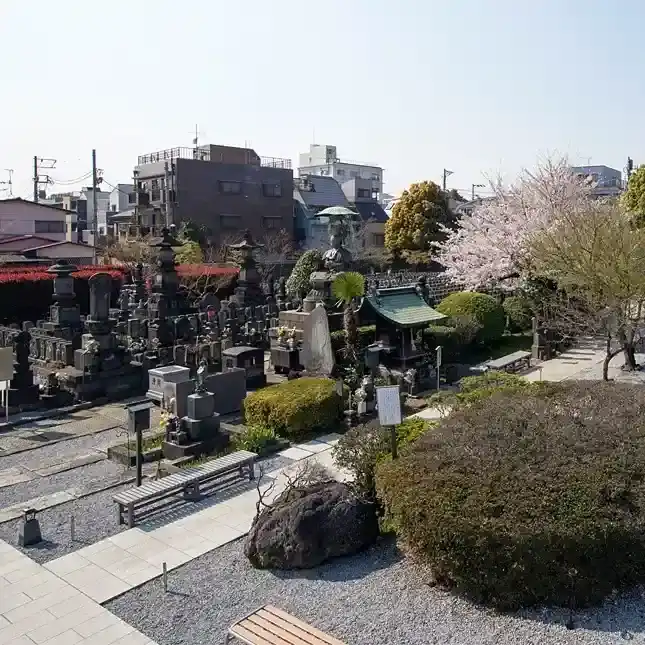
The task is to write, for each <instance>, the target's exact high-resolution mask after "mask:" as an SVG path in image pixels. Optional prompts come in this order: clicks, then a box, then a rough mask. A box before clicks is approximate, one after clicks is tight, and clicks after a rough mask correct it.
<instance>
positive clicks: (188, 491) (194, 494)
mask: <svg viewBox="0 0 645 645" xmlns="http://www.w3.org/2000/svg"><path fill="white" fill-rule="evenodd" d="M183 496H184V499H188V500H190V501H191V502H197V501H198V500H200V499H201V493H200V490H199V482H190V484H186V487H185V488H184V492H183Z"/></svg>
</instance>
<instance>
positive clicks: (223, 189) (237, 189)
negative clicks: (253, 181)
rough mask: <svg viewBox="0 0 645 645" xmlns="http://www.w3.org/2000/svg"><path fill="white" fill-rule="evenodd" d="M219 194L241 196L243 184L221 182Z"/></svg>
mask: <svg viewBox="0 0 645 645" xmlns="http://www.w3.org/2000/svg"><path fill="white" fill-rule="evenodd" d="M219 192H220V193H224V194H225V195H239V194H240V193H241V192H242V184H241V183H240V182H239V181H220V182H219Z"/></svg>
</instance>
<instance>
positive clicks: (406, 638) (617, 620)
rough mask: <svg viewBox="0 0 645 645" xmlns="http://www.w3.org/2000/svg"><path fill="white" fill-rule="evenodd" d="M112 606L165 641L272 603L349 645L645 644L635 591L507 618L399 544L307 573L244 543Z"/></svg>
mask: <svg viewBox="0 0 645 645" xmlns="http://www.w3.org/2000/svg"><path fill="white" fill-rule="evenodd" d="M168 589H169V592H168V593H167V594H166V593H164V591H163V587H162V585H161V581H160V580H153V581H151V582H149V583H147V584H146V585H144V586H143V587H140V588H138V589H134V590H132V591H130V592H128V593H126V594H124V595H123V596H120V597H119V598H116V599H115V600H113V601H111V602H109V603H107V604H106V607H107V608H108V609H109V610H110V611H112V612H113V613H115V614H116V615H117V616H119V617H120V618H122V619H123V620H125V621H126V622H128V623H130V624H131V625H133V626H134V627H136V628H137V629H139V630H140V631H142V632H143V633H145V634H146V635H147V636H149V637H150V638H152V639H153V640H155V641H156V642H157V643H159V645H180V644H182V645H183V644H185V643H190V644H191V645H207V644H208V645H211V644H212V643H220V642H223V641H224V636H225V634H226V630H227V628H228V627H229V626H230V625H231V624H232V623H233V622H235V621H236V620H238V619H240V618H242V617H243V616H244V615H245V614H248V613H250V612H251V611H253V610H254V609H257V608H258V607H259V606H261V605H264V604H274V605H276V606H278V607H280V608H282V609H284V610H285V611H288V612H290V613H292V614H294V615H295V616H297V617H299V618H301V619H303V620H306V621H308V622H311V623H312V624H314V625H315V626H317V627H319V628H320V629H323V630H325V631H327V632H329V633H330V634H331V635H332V636H335V637H336V638H339V639H341V640H344V641H345V642H346V643H348V645H393V644H397V645H399V644H400V645H431V644H437V645H439V644H441V645H493V644H496V645H538V644H539V645H569V644H576V645H592V644H594V645H604V644H610V643H619V642H624V641H625V640H634V641H635V642H641V643H642V642H645V603H644V602H643V594H642V593H641V592H634V593H632V594H630V595H628V596H621V597H620V598H617V599H614V600H612V601H609V602H607V603H605V604H604V605H603V606H602V607H600V608H596V609H593V610H587V611H580V612H576V613H575V614H574V621H575V629H573V630H568V629H567V628H566V626H565V624H566V622H567V620H568V617H569V615H568V612H567V611H566V610H560V609H548V610H543V611H534V612H530V611H524V612H520V613H515V614H511V615H502V614H498V613H495V612H493V611H491V610H486V609H481V608H479V607H477V606H475V605H473V604H472V603H470V602H467V601H465V600H461V599H459V598H456V597H455V596H453V595H451V594H450V593H447V592H445V591H441V590H439V589H437V588H433V587H430V586H428V585H427V584H425V582H424V581H423V580H421V579H420V578H419V577H418V575H417V574H416V573H415V571H414V570H413V569H412V568H411V567H410V566H409V564H408V563H407V562H406V561H405V559H403V558H402V556H401V554H400V553H399V552H398V550H397V549H396V547H395V545H394V543H393V542H392V541H390V540H383V541H382V542H381V543H379V544H377V545H376V546H375V547H373V548H372V549H370V550H369V551H368V552H366V553H365V554H362V555H357V556H353V557H349V558H343V559H340V560H336V561H335V562H331V563H329V564H326V565H324V566H322V567H319V568H317V569H315V570H311V571H301V572H276V573H273V572H269V571H260V570H256V569H253V568H252V567H251V566H250V565H249V564H248V562H247V560H246V558H245V557H244V554H243V553H242V541H241V540H238V541H236V542H232V543H230V544H228V545H226V546H223V547H221V548H220V549H216V550H215V551H212V552H211V553H208V554H206V555H204V556H202V557H200V558H198V559H197V560H194V561H192V562H190V563H189V564H187V565H185V566H183V567H181V568H180V569H177V570H175V571H173V572H171V573H170V574H169V577H168Z"/></svg>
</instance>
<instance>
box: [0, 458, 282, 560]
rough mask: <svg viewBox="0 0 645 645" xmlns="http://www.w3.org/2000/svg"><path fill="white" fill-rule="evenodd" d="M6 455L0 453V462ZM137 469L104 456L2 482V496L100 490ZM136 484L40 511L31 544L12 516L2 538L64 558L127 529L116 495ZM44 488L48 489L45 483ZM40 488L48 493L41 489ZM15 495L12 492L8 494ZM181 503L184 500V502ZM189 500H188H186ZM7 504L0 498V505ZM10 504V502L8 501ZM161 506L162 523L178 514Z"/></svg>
mask: <svg viewBox="0 0 645 645" xmlns="http://www.w3.org/2000/svg"><path fill="white" fill-rule="evenodd" d="M1 462H2V460H1V459H0V463H1ZM260 463H262V464H263V465H264V467H265V468H266V470H267V472H269V471H273V470H276V469H278V468H282V467H284V466H287V465H289V464H290V463H293V462H292V460H290V459H286V458H284V457H278V456H274V457H269V458H268V459H263V460H261V462H260ZM146 468H147V469H149V470H150V471H151V472H153V471H154V470H155V469H156V465H155V464H146ZM133 476H134V469H130V470H126V469H125V468H124V467H123V466H122V465H121V464H114V463H112V462H99V463H97V464H92V466H82V467H80V468H75V469H74V470H70V471H67V472H65V473H60V474H59V475H54V476H51V477H48V478H45V479H41V478H39V479H38V480H33V481H32V482H27V483H26V484H17V485H15V486H9V487H7V488H0V499H2V497H1V496H2V494H4V495H8V496H9V495H10V496H11V498H15V496H16V494H15V493H12V491H19V493H20V498H22V499H29V498H28V497H26V495H31V497H32V498H33V497H35V496H36V495H34V494H33V493H34V491H35V492H38V490H39V489H38V486H39V485H42V486H44V485H47V486H48V487H49V489H48V491H47V492H53V491H54V490H64V489H65V488H72V487H77V488H79V489H83V490H84V491H90V490H97V489H98V488H100V487H102V486H106V485H108V484H111V483H116V482H117V481H119V479H123V478H125V477H133ZM52 481H54V482H55V483H56V484H58V485H56V486H53V485H51V482H52ZM30 485H33V486H35V487H36V488H35V489H27V490H25V489H24V488H23V486H30ZM131 486H133V484H132V483H129V484H126V485H125V486H115V487H113V488H109V489H108V490H104V491H101V492H97V493H94V494H92V495H89V496H87V497H82V498H80V499H76V500H74V501H71V502H67V503H65V504H61V505H60V506H55V507H53V508H48V509H46V510H44V511H40V512H39V513H38V519H39V521H40V528H41V532H42V536H43V543H42V544H40V545H38V546H36V547H30V548H27V549H24V548H21V547H19V546H18V543H17V542H18V530H19V527H20V524H21V523H22V520H21V519H19V520H13V521H11V522H4V523H0V539H2V540H5V541H6V542H8V543H9V544H12V545H14V546H15V547H16V548H18V549H20V550H21V551H23V552H24V553H26V554H27V555H28V556H29V557H30V558H32V559H34V560H36V561H37V562H40V563H44V562H48V561H49V560H54V559H56V558H60V557H61V556H63V555H66V554H68V553H71V552H72V551H76V550H78V549H82V548H84V547H86V546H88V545H89V544H94V543H95V542H98V541H100V540H103V539H104V538H107V537H110V536H111V535H115V534H117V533H119V532H120V531H122V530H124V527H123V526H119V524H118V522H117V510H116V504H115V503H114V502H113V501H112V498H113V497H114V495H115V494H116V493H117V492H118V491H119V490H123V489H124V488H129V487H131ZM40 490H42V491H44V490H45V489H44V488H42V489H40ZM40 494H45V493H44V492H41V493H40ZM6 499H10V497H6ZM180 503H181V502H180ZM186 504H188V502H186ZM2 505H3V504H0V507H1V506H2ZM4 505H5V506H6V505H9V504H8V503H7V504H4ZM160 507H161V508H160V512H159V514H158V515H156V514H155V515H153V516H151V519H153V518H155V519H156V521H157V522H159V524H160V525H163V524H165V523H167V522H171V521H172V519H173V515H172V513H166V512H165V511H166V509H167V508H169V501H168V500H166V501H164V502H163V503H161V504H160ZM200 508H201V507H200V506H199V505H195V512H197V511H198V510H200ZM72 515H73V516H74V524H75V538H76V539H75V541H74V542H72V540H71V531H70V519H71V516H72Z"/></svg>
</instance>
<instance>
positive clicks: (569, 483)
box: [376, 382, 645, 609]
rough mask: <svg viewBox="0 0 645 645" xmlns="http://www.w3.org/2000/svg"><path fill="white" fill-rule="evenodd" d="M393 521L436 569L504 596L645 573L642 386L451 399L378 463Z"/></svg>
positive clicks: (575, 588) (458, 582) (557, 600)
mask: <svg viewBox="0 0 645 645" xmlns="http://www.w3.org/2000/svg"><path fill="white" fill-rule="evenodd" d="M376 484H377V492H378V495H379V499H380V502H381V503H382V504H383V506H384V508H385V512H386V518H387V521H388V522H389V524H390V525H391V526H393V527H394V528H395V530H396V531H397V533H398V534H399V536H400V538H402V539H403V541H404V542H405V543H406V544H407V546H408V547H409V548H410V549H411V550H412V551H413V552H414V553H415V554H416V555H417V556H420V557H421V558H422V560H424V561H425V563H426V564H428V565H429V566H430V569H431V570H432V573H433V575H434V576H435V578H436V581H437V582H439V583H442V584H446V585H449V586H451V587H453V588H454V589H455V590H457V591H459V592H462V593H463V594H465V595H467V596H468V597H470V598H472V599H475V600H477V601H481V602H486V603H490V604H492V605H494V606H496V607H499V608H503V609H511V608H517V607H520V606H529V605H539V604H545V603H546V604H562V605H568V604H569V603H575V605H576V606H579V605H585V604H589V603H593V602H599V601H601V600H602V599H603V598H604V597H605V596H606V595H608V594H609V593H611V592H612V590H614V589H623V588H626V587H629V586H631V585H634V584H639V583H643V582H645V390H644V389H643V388H642V387H641V386H632V385H627V384H618V383H603V382H593V383H590V382H587V383H585V382H578V383H560V384H551V386H550V388H548V389H538V390H535V391H533V390H531V391H529V392H528V393H527V392H511V393H508V392H502V393H497V394H494V395H492V396H490V397H488V398H483V399H481V400H480V401H479V402H478V405H471V406H464V407H459V408H458V409H456V410H455V411H453V412H452V414H450V416H448V417H447V418H445V419H443V420H441V421H440V422H439V423H438V425H437V427H436V428H435V429H434V430H433V431H432V432H430V433H426V434H425V435H424V436H422V437H421V438H420V439H419V440H418V441H416V442H415V443H414V444H412V445H411V446H410V448H409V449H408V450H407V451H406V452H405V453H404V454H402V456H401V458H400V459H398V460H395V461H389V462H388V461H383V462H381V463H379V465H378V467H377V472H376Z"/></svg>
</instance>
